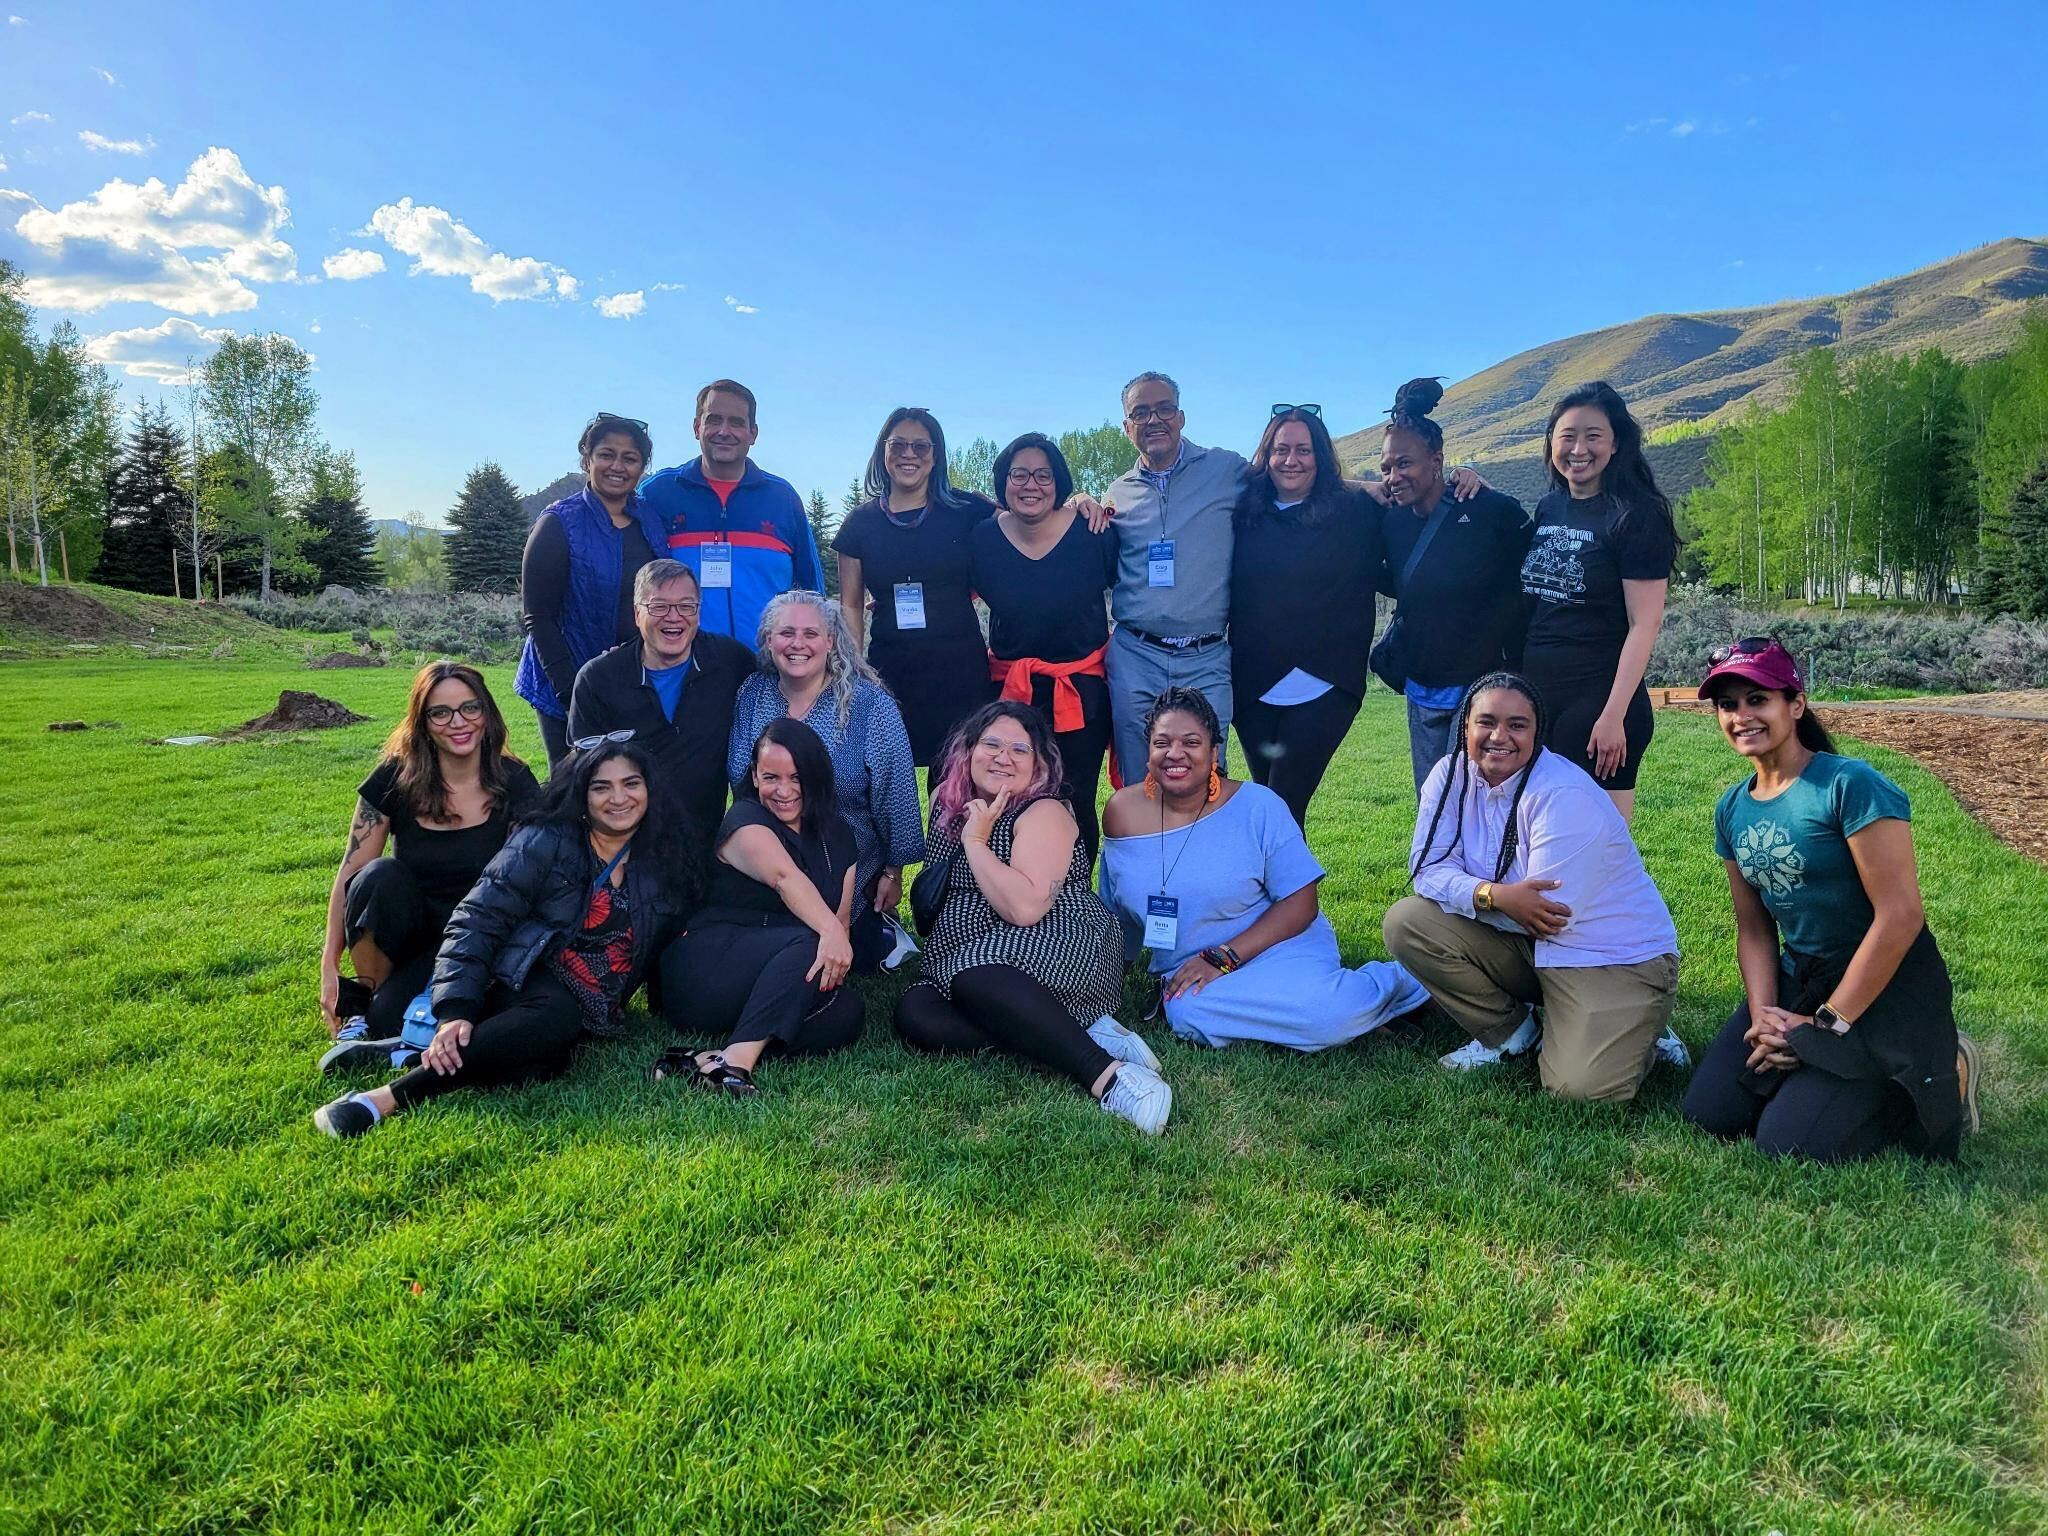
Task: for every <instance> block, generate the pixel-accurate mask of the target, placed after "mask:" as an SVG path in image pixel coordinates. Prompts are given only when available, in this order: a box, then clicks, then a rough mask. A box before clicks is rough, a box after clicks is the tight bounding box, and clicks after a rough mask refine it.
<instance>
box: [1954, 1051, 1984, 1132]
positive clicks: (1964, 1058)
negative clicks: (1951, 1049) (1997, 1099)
mask: <svg viewBox="0 0 2048 1536" xmlns="http://www.w3.org/2000/svg"><path fill="white" fill-rule="evenodd" d="M1983 1075H1984V1052H1983V1049H1982V1048H1981V1047H1980V1046H1979V1045H1978V1044H1977V1042H1976V1041H1974V1040H1972V1039H1971V1038H1970V1037H1969V1036H1968V1035H1966V1034H1964V1033H1963V1032H1962V1031H1961V1030H1960V1029H1959V1030H1957V1031H1956V1076H1957V1077H1958V1078H1959V1079H1961V1084H1960V1088H1959V1091H1960V1092H1961V1094H1962V1096H1963V1133H1964V1134H1965V1135H1967V1136H1974V1135H1976V1134H1977V1133H1978V1132H1979V1131H1981V1130H1983V1129H1984V1117H1983V1116H1982V1115H1980V1114H1978V1113H1977V1082H1978V1079H1980V1078H1981V1077H1983Z"/></svg>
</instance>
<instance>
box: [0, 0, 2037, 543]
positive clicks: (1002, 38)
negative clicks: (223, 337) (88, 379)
mask: <svg viewBox="0 0 2048 1536" xmlns="http://www.w3.org/2000/svg"><path fill="white" fill-rule="evenodd" d="M10 3H11V4H13V5H15V6H18V7H19V10H18V11H15V12H13V13H9V14H7V15H6V21H5V24H4V25H0V162H4V169H0V189H4V191H0V256H4V257H5V258H7V259H9V260H11V261H14V262H16V263H17V264H18V265H19V266H21V267H22V268H23V270H24V271H26V272H27V273H28V274H30V276H31V278H32V280H33V287H32V297H34V298H35V300H36V302H37V304H38V307H39V309H40V310H41V311H42V313H43V315H44V317H45V318H46V319H59V318H63V319H70V320H73V321H75V322H76V323H77V325H78V326H79V327H80V329H81V330H82V331H83V332H84V333H85V334H87V335H88V336H92V337H95V338H101V339H100V340H97V341H96V342H95V346H96V347H97V348H98V349H99V350H100V352H101V353H102V354H103V355H104V356H105V357H106V358H107V359H108V361H109V363H110V366H112V367H113V368H114V370H115V372H116V374H117V376H119V377H120V378H121V379H122V381H123V384H124V387H125V388H126V389H127V390H128V391H129V392H130V393H131V394H136V395H140V394H149V393H154V392H157V391H159V390H161V389H162V388H163V385H162V383H161V382H159V381H160V380H161V379H162V378H163V377H164V376H165V375H167V374H169V373H171V372H173V371H174V370H175V369H176V367H177V366H178V365H179V364H180V363H181V362H182V360H183V358H184V357H186V356H187V355H189V354H191V353H193V352H195V351H197V352H200V353H203V352H204V351H205V350H206V349H207V347H208V346H209V345H210V344H211V342H210V340H209V335H208V333H218V332H220V331H222V330H230V331H258V330H278V331H282V332H284V333H285V334H287V335H289V336H291V337H293V338H294V339H295V340H297V341H298V342H299V343H300V344H301V345H302V346H304V347H306V348H307V349H308V350H309V351H311V352H313V353H314V354H315V355H316V357H317V359H318V372H317V375H316V382H317V385H318V387H319V389H320V391H321V395H322V412H321V424H322V428H323V430H324V432H325V434H326V435H327V437H328V438H329V440H330V441H332V442H333V443H334V444H336V445H337V446H339V447H345V448H349V449H352V450H354V452H355V453H356V455H357V457H358V459H359V461H360V462H361V464H362V466H363V469H364V473H365V479H366V490H367V499H368V501H369V503H370V507H371V510H372V512H373V513H374V514H375V515H378V516H402V515H404V514H405V513H406V512H407V511H409V510H412V509H418V510H419V511H421V512H423V513H425V514H426V516H427V517H428V519H429V520H430V521H439V520H440V519H441V517H442V516H443V514H444V513H445V510H446V508H447V507H448V505H449V504H450V503H451V502H452V501H453V499H454V497H455V495H456V493H457V491H458V490H459V488H460V486H461V482H462V479H463V476H464V475H465V474H466V473H467V471H468V470H469V469H470V468H471V467H472V466H474V465H475V464H477V463H478V462H480V461H482V460H484V459H496V460H498V461H499V462H501V463H502V464H503V465H504V466H505V467H506V469H507V470H508V471H509V472H510V473H511V475H512V476H513V478H514V479H515V480H516V481H518V482H519V484H520V485H521V486H522V487H523V488H527V489H532V488H535V487H537V486H539V485H541V484H543V483H545V482H546V481H547V480H549V479H551V478H552V477H553V476H555V475H556V474H559V473H561V472H562V471H564V470H566V469H569V468H572V467H573V465H574V452H573V449H574V442H575V438H576V434H577V432H578V430H579V429H580V427H581V425H582V423H583V422H584V420H585V419H586V418H587V417H588V416H589V415H590V414H591V412H592V411H594V410H597V409H606V410H612V411H619V412H623V413H625V414H628V415H635V416H643V417H646V418H647V419H648V420H649V421H650V422H651V423H652V425H653V432H654V438H655V445H656V451H655V457H656V459H657V461H658V462H660V463H663V464H667V463H674V462H678V461H680V460H682V459H685V458H688V457H690V456H691V455H692V454H693V453H694V452H695V448H694V444H693V443H692V442H691V439H690V435H689V417H690V407H691V402H692V398H693V396H694V393H695V389H696V386H697V385H698V384H700V383H702V382H704V381H705V380H707V379H710V378H712V377H714V376H716V375H720V374H729V375H732V376H734V377H737V378H739V379H742V380H744V381H746V382H747V383H749V384H751V385H752V386H753V387H754V388H755V390H756V391H757V392H758V393H759V395H760V396H761V426H762V432H761V441H760V444H759V446H758V448H757V450H756V459H757V461H758V462H760V463H761V464H763V465H764V466H765V467H767V468H769V469H772V470H775V471H776V472H778V473H781V474H783V475H786V476H787V477H788V478H789V479H791V480H792V481H794V482H795V483H796V484H797V486H798V488H799V489H800V490H808V489H810V488H811V487H813V486H816V487H819V488H822V489H825V490H827V491H828V492H830V493H831V494H832V495H833V497H834V500H835V501H836V500H837V496H838V493H839V491H840V490H842V489H843V488H844V486H845V485H846V482H847V481H848V479H849V478H851V477H852V476H853V475H854V474H855V473H857V472H858V470H859V469H860V468H861V467H862V465H863V463H864V461H865V458H866V455H867V452H868V450H869V448H870V446H871V445H872V442H873V438H874V434H875V430H876V428H877V427H878V426H879V425H880V421H881V418H882V416H883V415H884V413H885V412H886V411H887V410H888V409H889V407H891V406H893V405H896V404H899V403H914V404H920V405H928V406H931V407H932V408H933V409H934V410H936V411H937V412H938V413H939V416H940V419H941V421H942V422H944V424H945V426H946V428H947V431H948V434H949V435H950V436H951V437H952V438H954V439H955V440H956V441H962V442H964V441H966V440H967V439H969V438H972V437H974V436H977V435H984V436H989V437H993V438H996V439H997V440H999V441H1001V440H1007V439H1008V438H1009V437H1010V436H1012V435H1014V434H1015V433H1017V432H1020V431H1023V430H1027V429H1032V428H1037V429H1042V430H1050V431H1060V430H1064V429H1066V428H1068V427H1075V426H1086V425H1090V424H1093V423H1095V422H1099V421H1102V420H1104V419H1107V418H1109V417H1111V416H1113V415H1115V414H1116V406H1117V389H1118V386H1119V385H1120V384H1121V383H1122V382H1123V380H1124V379H1125V378H1127V377H1128V376H1129V375H1130V374H1132V373H1134V372H1136V371H1138V370H1139V369H1141V368H1150V367H1158V368H1164V369H1166V370H1167V371H1169V372H1171V373H1173V374H1174V375H1175V376H1176V377H1177V378H1178V379H1179V380H1180V382H1181V384H1182V388H1183V391H1184V396H1185V404H1186V408H1187V411H1188V431H1189V435H1190V436H1192V437H1194V438H1196V439H1197V440H1200V441H1210V442H1225V443H1229V444H1232V445H1234V446H1239V447H1243V448H1249V447H1250V446H1251V443H1252V441H1253V440H1254V439H1255V437H1256V434H1257V432H1258V430H1259V428H1260V427H1261V425H1262V424H1263V420H1264V417H1265V414H1266V410H1267V406H1268V404H1269V403H1270V402H1272V401H1276V400H1303V399H1309V400H1318V401H1320V402H1322V403H1323V404H1324V406H1325V416H1326V419H1328V420H1329V421H1330V422H1331V424H1332V426H1333V427H1334V428H1335V429H1336V430H1338V431H1347V430H1351V429H1354V428H1356V427H1359V426H1362V425H1366V424H1368V423H1369V422H1370V421H1372V420H1374V419H1376V418H1377V416H1378V415H1379V413H1380V412H1381V410H1382V409H1383V408H1384V406H1385V405H1386V403H1387V402H1388V401H1389V400H1390V399H1391V397H1392V393H1393V388H1394V386H1395V385H1396V384H1398V383H1399V382H1400V381H1401V380H1403V379H1405V378H1408V377H1410V376H1411V375H1414V374H1419V373H1438V374H1445V375H1448V376H1450V377H1452V378H1459V377H1463V376H1465V375H1467V374H1470V373H1473V372H1475V371H1477V370H1479V369H1481V368H1483V367H1486V366H1487V365H1489V364H1491V363H1493V362H1495V361H1497V360H1499V359H1500V358H1502V357H1505V356H1508V355H1510V354H1512V353H1514V352H1516V351H1519V350H1521V349H1523V348H1525V347H1529V346H1533V345H1536V344H1538V343H1541V342H1544V341H1548V340H1551V339H1553V338H1555V337H1558V336H1562V335H1568V334H1571V333H1574V332H1578V331H1583V330H1588V329H1591V328H1594V327H1597V326H1600V325H1605V324H1610V323H1614V322H1617V321H1622V320H1627V319H1631V318H1633V317H1635V316H1637V315H1641V314H1646V313H1652V312H1656V311H1661V310H1694V309H1708V308H1727V307H1732V306H1738V305H1744V304H1751V303H1760V302H1767V301H1770V300H1775V299H1780V298H1786V297H1791V296H1795V295H1800V294H1810V293H1825V292H1833V291H1839V290H1842V289H1847V288H1852V287H1856V286H1859V285H1861V284H1863V283H1866V282H1870V281H1873V280H1875V279H1878V278H1882V277H1885V276H1889V275H1892V274H1894V273H1897V272H1901V271H1905V270H1908V269H1911V268H1913V267H1917V266H1923V265H1926V264H1927V263H1929V262H1933V261H1939V260H1941V259H1944V258H1946V257H1948V256H1951V255H1954V254H1955V253H1957V252H1959V251H1962V250H1966V249H1968V248H1970V247H1972V246H1975V245H1980V244H1982V243H1984V242H1986V241H1989V240H1994V239H1998V238H2001V237H2004V236H2007V235H2033V236H2039V235H2042V234H2044V233H2048V195H2044V193H2048V149H2044V146H2048V86H2044V85H2043V83H2042V81H2041V78H2040V75H2039V61H2040V57H2041V49H2042V43H2043V37H2042V22H2041V20H2040V11H2039V6H2038V4H2037V3H2029V4H2013V5H1978V6H1969V5H1963V6H1957V7H1954V8H1951V9H1950V10H1948V11H1947V12H1946V13H1945V14H1944V15H1942V16H1941V17H1939V18H1936V17H1935V16H1934V15H1933V13H1930V12H1929V11H1928V10H1927V9H1926V8H1925V7H1914V8H1910V9H1909V8H1906V7H1902V6H1872V5H1834V6H1812V7H1809V6H1788V5H1784V4H1773V5H1763V6H1740V7H1726V6H1724V7H1711V8H1709V7H1689V8H1687V10H1686V12H1685V13H1684V14H1679V13H1678V10H1677V8H1676V7H1661V6H1653V7H1643V6H1612V7H1603V6H1593V5H1577V4H1575V5H1570V6H1561V7H1554V8H1551V9H1549V10H1544V9H1541V8H1535V7H1529V6H1526V5H1525V6H1507V5H1495V4H1490V3H1478V4H1472V5H1467V6H1420V5H1417V6H1401V7H1389V6H1384V5H1378V4H1358V3H1353V4H1344V5H1328V6H1323V5H1298V6H1294V7H1251V6H1244V5H1209V4H1202V3H1182V4H1177V5H1155V6H1081V5H1068V4H1060V3H1049V4H1043V5H1034V6H1028V7H1026V6H1017V7H1001V8H991V9H989V10H988V11H986V12H985V13H977V10H976V8H973V7H961V6H941V5H927V4H923V3H920V0H906V3H901V4H898V5H896V6H894V7H891V8H887V9H882V8H868V7H846V8H842V7H836V6H835V7H813V6H785V5H780V4H775V3H772V0H767V3H756V4H740V5H736V4H724V5H719V6H716V7H707V6H700V5H694V4H685V5H653V6H646V7H636V6H633V5H627V4H620V5H614V6H609V7H605V8H603V10H602V19H596V20H586V19H583V18H582V17H580V16H578V15H576V14H574V13H573V12H572V11H571V10H569V9H568V8H562V7H552V6H551V7H535V6H526V5H499V6H494V7H489V8H486V7H481V6H476V7H470V6H464V7H454V6H437V5H432V4H407V5H383V4H356V5H350V6H347V7H324V6H323V7H298V6H280V5H278V4H276V3H274V0H272V3H268V4H263V5H245V4H240V3H210V4H202V5H198V6H182V7H181V6H168V5H164V4H162V3H155V4H147V5H132V6H131V5H120V4H106V5H91V4H80V3H67V4H61V5H60V4H57V3H55V0H47V3H46V0H0V7H4V6H6V5H8V4H10ZM209 151H215V153H212V154H209ZM151 178H156V179H157V181H158V182H159V183H160V185H158V186H156V187H154V188H152V187H151V186H150V185H149V181H150V179H151ZM117 183H125V185H117ZM350 252H353V253H357V254H353V255H347V254H343V253H350ZM330 263H331V265H330ZM352 274H366V275H352ZM311 279H318V281H312V280H311ZM634 295H637V298H634V297H631V296H634ZM621 296H627V297H624V298H621ZM599 300H610V301H612V302H611V303H610V304H609V306H608V307H609V308H611V309H613V310H624V311H633V312H632V313H630V314H628V315H626V316H625V317H623V318H608V317H607V315H606V314H605V313H603V312H601V311H600V308H599V307H598V301H599ZM1452 446H1453V448H1454V449H1455V446H1456V445H1455V444H1453V445H1452Z"/></svg>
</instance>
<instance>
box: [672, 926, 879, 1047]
mask: <svg viewBox="0 0 2048 1536" xmlns="http://www.w3.org/2000/svg"><path fill="white" fill-rule="evenodd" d="M817 958H818V936H817V935H816V934H815V933H813V932H811V930H810V929H808V928H806V927H803V926H802V925H801V924H790V923H778V924H776V925H775V926H773V927H768V928H743V927H741V926H740V925H739V924H737V923H707V924H705V925H704V926H703V927H701V928H693V929H692V930H690V932H688V933H686V934H684V935H683V936H682V937H681V938H679V939H677V940H676V941H675V942H674V943H672V944H670V945H669V947H668V948H667V949H665V950H663V951H662V956H661V1011H662V1015H663V1017H665V1018H666V1019H667V1020H668V1022H669V1024H670V1026H671V1027H672V1028H673V1029H674V1030H675V1031H676V1032H677V1033H678V1034H686V1035H699V1034H710V1035H723V1036H724V1037H725V1043H726V1044H727V1045H739V1044H742V1043H744V1042H746V1041H749V1040H772V1041H774V1042H775V1043H776V1044H777V1045H779V1046H780V1047H781V1048H782V1049H783V1050H785V1051H790V1052H794V1053H796V1054H798V1055H806V1056H822V1055H823V1054H824V1053H825V1052H827V1051H836V1050H838V1049H839V1048H840V1047H841V1046H846V1045H851V1044H853V1042H854V1041H856V1040H858V1039H859V1038H860V1032H861V1026H862V1025H863V1024H864V1023H865V1022H866V1018H867V1014H866V1010H865V1008H864V1007H863V1006H862V1003H861V998H860V994H859V993H858V992H856V991H854V989H853V988H852V987H850V986H846V985H844V984H842V985H840V986H837V987H834V988H833V989H832V990H831V991H829V992H826V991H823V990H821V989H820V988H819V986H818V983H817V982H816V981H815V980H812V981H806V980H804V972H806V971H808V970H809V969H810V968H811V962H812V961H814V960H816V959H817Z"/></svg>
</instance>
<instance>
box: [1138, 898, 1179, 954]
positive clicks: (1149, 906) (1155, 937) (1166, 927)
mask: <svg viewBox="0 0 2048 1536" xmlns="http://www.w3.org/2000/svg"><path fill="white" fill-rule="evenodd" d="M1179 943H1180V898H1179V897H1178V896H1147V897H1146V898H1145V947H1146V948H1147V949H1151V950H1157V951H1159V952H1160V953H1162V954H1168V953H1171V952H1172V951H1173V949H1174V948H1175V947H1176V946H1177V945H1178V944H1179Z"/></svg>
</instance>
